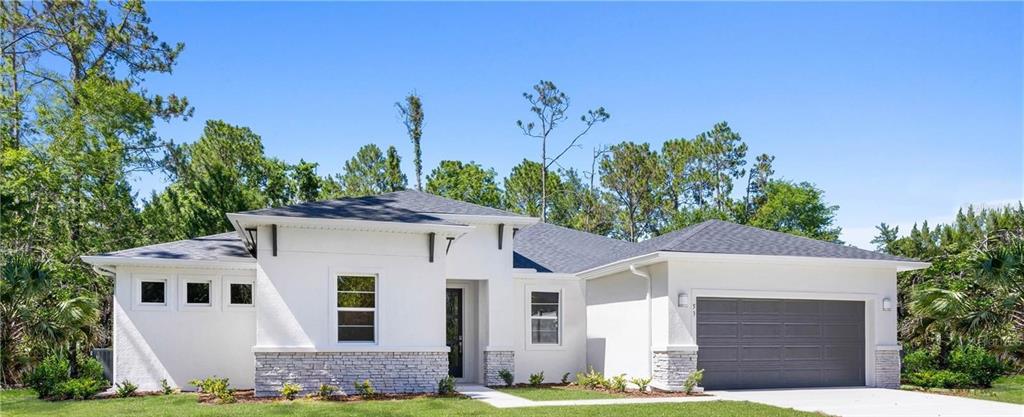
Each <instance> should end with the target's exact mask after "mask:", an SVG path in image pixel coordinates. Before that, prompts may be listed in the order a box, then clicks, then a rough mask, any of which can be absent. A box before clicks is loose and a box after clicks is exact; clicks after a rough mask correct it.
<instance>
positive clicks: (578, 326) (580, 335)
mask: <svg viewBox="0 0 1024 417" xmlns="http://www.w3.org/2000/svg"><path fill="white" fill-rule="evenodd" d="M537 275H544V274H537ZM532 291H545V292H558V293H560V294H561V297H560V299H561V306H560V307H561V311H560V312H561V317H560V318H559V322H560V323H559V325H560V329H559V330H560V331H561V335H560V343H559V344H558V345H534V344H532V343H530V342H531V337H530V318H529V316H530V292H532ZM512 299H513V300H514V301H515V303H514V308H513V313H512V317H514V319H515V320H514V323H515V324H514V325H513V327H512V328H510V329H508V330H507V331H506V332H507V333H509V334H512V335H514V337H515V345H514V346H515V350H514V352H515V365H516V372H515V379H516V381H517V382H527V381H529V378H530V374H532V373H537V372H542V371H543V372H544V380H545V382H559V381H561V379H562V375H563V374H565V373H566V372H568V373H569V374H570V380H574V379H575V375H576V373H577V372H580V371H583V370H584V369H585V368H586V345H587V343H586V337H587V325H586V323H587V321H586V320H587V318H586V304H585V301H584V294H583V282H582V280H580V279H578V278H576V277H561V278H542V277H538V278H519V277H517V278H516V279H515V292H514V293H513V296H512Z"/></svg>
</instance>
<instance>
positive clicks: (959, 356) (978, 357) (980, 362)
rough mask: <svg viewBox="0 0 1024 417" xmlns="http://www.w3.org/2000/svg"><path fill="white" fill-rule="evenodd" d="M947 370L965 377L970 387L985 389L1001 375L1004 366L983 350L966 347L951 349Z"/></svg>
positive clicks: (978, 347)
mask: <svg viewBox="0 0 1024 417" xmlns="http://www.w3.org/2000/svg"><path fill="white" fill-rule="evenodd" d="M949 370H950V371H953V372H958V373H962V374H964V375H967V377H968V378H969V379H970V385H974V386H979V387H986V388H987V387H991V386H992V381H995V380H996V379H997V378H999V377H1000V376H1002V375H1003V372H1005V371H1006V366H1005V365H1004V364H1003V362H1001V361H1000V360H999V358H997V357H996V356H995V355H993V354H991V353H989V352H988V350H986V349H985V348H982V347H980V346H974V345H968V346H960V347H957V348H956V349H953V352H952V353H950V355H949Z"/></svg>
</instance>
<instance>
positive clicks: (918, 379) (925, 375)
mask: <svg viewBox="0 0 1024 417" xmlns="http://www.w3.org/2000/svg"><path fill="white" fill-rule="evenodd" d="M905 382H906V383H908V384H910V385H917V386H919V387H924V388H960V387H965V386H968V385H970V383H971V377H970V376H968V375H967V374H964V373H961V372H954V371H950V370H946V369H943V370H938V371H936V370H931V371H921V372H914V373H912V374H908V375H907V376H906V378H905Z"/></svg>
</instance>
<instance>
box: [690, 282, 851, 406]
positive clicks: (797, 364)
mask: <svg viewBox="0 0 1024 417" xmlns="http://www.w3.org/2000/svg"><path fill="white" fill-rule="evenodd" d="M697 346H698V347H699V350H698V351H697V368H698V369H704V383H703V384H702V385H703V386H704V387H705V388H708V389H725V388H796V387H828V386H833V387H834V386H854V385H864V302H863V301H831V300H768V299H750V298H703V297H702V298H699V299H698V300H697Z"/></svg>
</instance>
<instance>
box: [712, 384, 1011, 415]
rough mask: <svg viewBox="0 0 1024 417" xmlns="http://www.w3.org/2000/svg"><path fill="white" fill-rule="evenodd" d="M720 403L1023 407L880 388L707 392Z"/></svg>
mask: <svg viewBox="0 0 1024 417" xmlns="http://www.w3.org/2000/svg"><path fill="white" fill-rule="evenodd" d="M710 394H713V395H715V396H716V397H718V398H721V399H723V400H736V401H752V402H756V403H761V404H768V405H774V406H776V407H783V408H794V409H797V410H801V411H811V412H821V413H825V414H830V415H834V416H842V417H854V416H890V417H932V416H942V417H958V416H961V417H1003V416H1006V417H1021V416H1024V405H1020V404H1009V403H1001V402H995V401H986V400H976V399H973V398H964V397H954V396H949V395H940V394H928V393H924V392H915V391H900V390H894V389H882V388H801V389H769V390H747V391H711V392H710Z"/></svg>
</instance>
